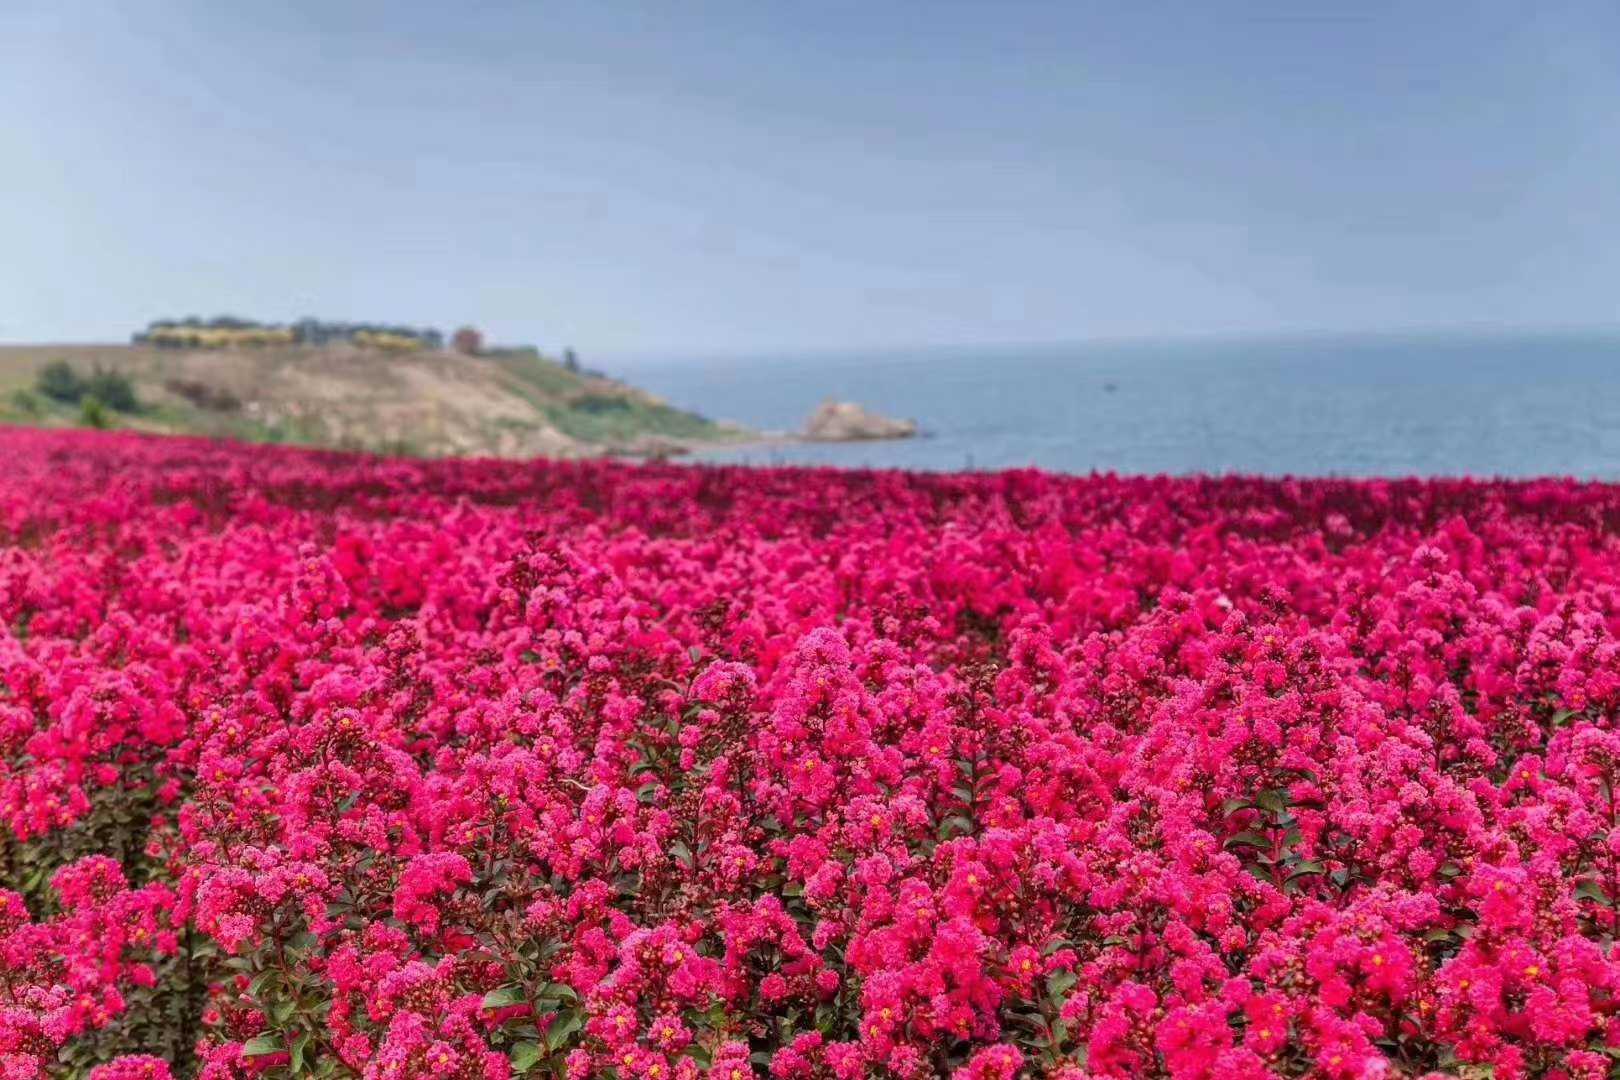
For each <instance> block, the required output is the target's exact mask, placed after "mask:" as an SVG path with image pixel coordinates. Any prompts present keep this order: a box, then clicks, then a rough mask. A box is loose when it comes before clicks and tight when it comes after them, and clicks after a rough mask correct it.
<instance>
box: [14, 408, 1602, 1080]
mask: <svg viewBox="0 0 1620 1080" xmlns="http://www.w3.org/2000/svg"><path fill="white" fill-rule="evenodd" d="M0 464H3V466H4V467H3V468H0V815H3V818H4V822H3V824H4V828H3V829H0V833H3V839H0V862H3V865H0V881H3V883H4V885H5V886H6V888H5V889H4V891H0V1076H3V1077H6V1078H20V1077H35V1076H73V1075H84V1074H85V1073H87V1072H90V1071H91V1070H92V1069H94V1070H95V1071H94V1073H93V1075H94V1076H95V1077H97V1078H99V1080H136V1078H139V1080H161V1078H163V1077H167V1076H170V1075H174V1076H190V1075H201V1076H204V1077H210V1078H215V1077H217V1078H225V1077H253V1076H263V1077H283V1076H288V1075H312V1076H317V1077H337V1076H355V1075H363V1076H365V1077H368V1078H378V1080H405V1078H409V1077H430V1076H431V1077H458V1078H464V1080H475V1078H485V1077H487V1078H494V1080H502V1078H505V1077H508V1076H521V1075H528V1076H537V1077H538V1076H547V1077H562V1076H567V1077H574V1078H584V1077H603V1078H609V1077H612V1078H626V1080H627V1078H632V1077H634V1078H646V1080H685V1078H690V1077H698V1076H714V1077H720V1078H722V1080H742V1078H746V1077H766V1076H770V1077H780V1078H784V1080H794V1078H802V1080H810V1078H818V1080H820V1078H830V1077H836V1078H841V1080H852V1078H858V1077H885V1078H888V1077H892V1078H921V1077H935V1076H958V1077H967V1078H980V1080H990V1078H1011V1077H1015V1076H1053V1077H1061V1078H1066V1080H1080V1078H1086V1077H1099V1078H1100V1077H1122V1078H1123V1077H1142V1076H1172V1077H1189V1078H1190V1077H1225V1078H1237V1077H1259V1076H1267V1075H1287V1076H1312V1077H1324V1078H1339V1077H1343V1078H1359V1077H1380V1076H1421V1075H1425V1074H1437V1075H1446V1076H1463V1077H1483V1076H1495V1077H1497V1078H1502V1080H1507V1078H1513V1077H1580V1078H1596V1077H1603V1076H1607V1075H1610V1074H1611V1070H1612V1068H1613V1065H1614V1061H1615V1059H1616V1057H1617V1056H1620V1049H1617V1047H1620V1020H1617V1015H1616V1014H1617V1003H1620V957H1617V955H1616V951H1615V945H1614V941H1615V935H1616V902H1617V900H1620V826H1617V820H1620V803H1617V794H1616V786H1617V783H1620V729H1617V726H1616V716H1617V710H1620V662H1617V661H1620V657H1617V641H1616V636H1615V635H1616V632H1617V631H1620V531H1617V529H1620V488H1615V487H1607V486H1600V485H1582V484H1574V483H1568V482H1534V483H1470V482H1460V481H1401V482H1394V481H1390V482H1385V481H1373V482H1346V481H1309V482H1280V481H1268V480H1252V479H1218V480H1168V479H1118V478H1111V477H1093V478H1061V477H1056V476H1048V475H1042V474H1038V473H1029V472H1026V473H1004V474H996V475H974V476H922V475H908V474H902V473H837V472H825V471H806V470H787V469H782V470H759V471H750V470H744V469H729V470H728V469H714V468H709V469H705V468H683V467H672V466H630V465H622V464H610V463H534V464H513V463H493V462H483V463H478V462H439V463H425V462H402V461H388V460H377V459H363V458H348V457H342V456H338V455H321V454H315V453H308V452H298V451H291V450H273V449H264V448H246V447H230V446H215V445H210V444H205V443H201V442H188V441H158V440H150V439H143V438H139V437H133V436H127V435H126V436H118V435H103V434H88V433H49V434H47V433H39V432H27V431H15V430H14V431H10V432H7V433H4V434H0Z"/></svg>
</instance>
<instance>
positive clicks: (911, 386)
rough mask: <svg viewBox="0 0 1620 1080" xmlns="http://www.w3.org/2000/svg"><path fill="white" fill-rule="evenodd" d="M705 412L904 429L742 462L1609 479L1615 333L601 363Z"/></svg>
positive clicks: (1619, 350)
mask: <svg viewBox="0 0 1620 1080" xmlns="http://www.w3.org/2000/svg"><path fill="white" fill-rule="evenodd" d="M612 372H613V374H617V375H621V376H623V377H625V378H627V379H629V380H631V381H633V382H635V383H638V384H639V385H642V386H645V387H647V388H648V389H650V390H652V391H654V392H655V393H658V394H661V395H663V396H664V397H666V398H668V399H670V400H671V401H672V402H674V403H676V404H679V405H683V406H686V407H689V408H693V409H696V410H698V411H699V412H702V413H704V414H706V415H708V416H712V417H716V418H721V419H731V420H739V421H742V422H744V423H747V424H750V425H752V426H755V427H760V428H768V429H792V428H796V427H798V426H799V425H801V424H802V423H803V420H804V418H805V416H807V415H808V414H809V413H810V411H811V410H812V409H813V408H815V406H816V404H817V403H818V402H820V401H821V400H822V399H824V398H826V397H838V398H843V399H848V400H851V401H858V402H860V403H861V404H863V405H867V406H869V407H871V408H874V409H877V410H879V411H881V412H885V413H888V414H891V415H895V416H909V417H913V418H915V419H916V420H917V421H918V422H919V423H920V424H922V426H923V428H924V430H925V431H926V432H928V435H927V437H925V438H920V439H914V440H909V441H904V442H888V443H859V444H846V445H791V446H770V447H752V448H745V449H741V450H734V451H727V452H723V453H716V454H711V455H707V457H708V458H709V459H710V460H724V461H743V462H749V463H754V464H772V463H781V462H811V463H821V464H830V465H841V466H878V467H899V468H920V469H989V468H1017V467H1022V466H1030V465H1034V466H1040V467H1042V468H1046V469H1053V470H1059V471H1065V472H1088V471H1091V470H1094V469H1095V470H1103V471H1117V472H1127V473H1174V474H1180V473H1190V472H1211V473H1223V472H1244V473H1263V474H1270V475H1282V474H1292V475H1349V476H1366V475H1476V476H1488V475H1501V476H1535V475H1561V476H1578V477H1598V478H1620V336H1614V337H1597V336H1575V335H1563V336H1540V337H1512V338H1508V337H1497V338H1461V337H1452V338H1441V337H1428V338H1343V337H1334V338H1328V337H1322V338H1311V339H1299V340H1292V341H1263V342H1248V343H1243V342H1221V343H1213V344H1212V343H1201V344H1188V343H1175V344H1158V345H1151V344H1122V345H1104V344H1092V345H1083V346H1071V347H1056V346H1052V347H1039V348H1018V349H1015V348H995V349H923V350H911V351H898V350H897V351H878V352H866V353H847V354H820V355H798V356H794V355H762V356H758V357H724V358H712V357H711V358H701V357H661V358H643V359H640V360H637V361H634V362H623V363H617V364H614V365H612Z"/></svg>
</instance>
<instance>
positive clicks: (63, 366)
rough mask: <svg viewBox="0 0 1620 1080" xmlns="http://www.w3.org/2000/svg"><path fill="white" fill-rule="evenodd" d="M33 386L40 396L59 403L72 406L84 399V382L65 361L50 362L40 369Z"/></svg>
mask: <svg viewBox="0 0 1620 1080" xmlns="http://www.w3.org/2000/svg"><path fill="white" fill-rule="evenodd" d="M34 385H35V386H36V387H37V388H38V390H39V392H40V393H41V394H44V395H45V396H46V397H48V398H50V399H51V400H52V401H60V402H64V403H66V404H69V405H72V404H75V403H77V402H78V400H79V399H80V398H82V397H84V393H85V386H84V380H83V379H82V378H80V377H79V373H78V372H77V371H74V370H73V365H72V364H70V363H68V362H67V361H66V360H52V361H51V362H50V363H48V364H46V365H45V366H44V367H42V368H40V370H39V376H38V378H36V379H35V382H34Z"/></svg>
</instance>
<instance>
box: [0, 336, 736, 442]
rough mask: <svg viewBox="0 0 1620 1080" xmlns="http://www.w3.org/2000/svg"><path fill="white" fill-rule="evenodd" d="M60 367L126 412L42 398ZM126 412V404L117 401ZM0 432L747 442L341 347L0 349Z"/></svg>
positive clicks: (518, 364)
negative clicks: (89, 428)
mask: <svg viewBox="0 0 1620 1080" xmlns="http://www.w3.org/2000/svg"><path fill="white" fill-rule="evenodd" d="M52 364H56V365H57V368H58V374H59V373H60V367H61V365H64V364H65V365H66V366H67V367H68V368H69V369H71V370H72V372H73V373H74V374H75V375H76V376H78V377H79V378H80V379H82V380H87V381H90V382H91V384H92V387H91V388H92V390H93V389H94V378H95V376H96V374H97V373H100V374H101V375H102V377H103V381H104V382H106V376H108V375H112V376H113V377H114V378H113V380H112V383H113V384H116V383H117V382H119V381H121V380H120V379H119V378H118V377H122V380H127V384H128V387H129V388H130V389H131V390H132V391H133V397H134V404H133V406H131V407H127V408H117V407H109V406H108V403H107V402H103V401H100V400H99V399H96V400H94V401H93V402H92V404H90V405H86V403H85V398H87V397H89V398H94V394H93V393H88V394H83V395H80V396H79V397H75V396H73V395H72V394H60V393H59V394H57V395H55V396H53V395H52V394H50V393H48V392H45V388H44V387H42V385H41V372H43V371H45V369H46V368H47V366H49V365H52ZM126 404H127V403H126ZM0 423H12V424H29V425H34V426H40V427H69V426H78V425H84V424H95V425H97V426H107V427H115V428H129V429H134V430H140V431H152V432H166V433H174V434H190V435H206V436H214V437H226V438H233V439H240V440H245V441H250V442H275V443H294V444H301V445H308V446H326V447H338V448H344V449H356V450H370V451H381V452H391V453H405V454H418V455H424V456H434V457H437V456H450V455H455V456H493V457H531V456H535V455H541V454H544V455H551V456H584V455H592V454H637V455H646V454H668V453H679V452H682V451H683V450H686V449H691V448H693V447H697V446H702V445H708V444H713V443H718V442H727V441H735V440H738V439H741V438H746V437H748V435H749V432H747V431H746V429H742V428H738V427H736V426H733V425H727V424H718V423H715V422H713V421H710V420H707V419H705V418H704V417H701V416H698V415H696V414H694V413H690V412H685V411H683V410H681V409H677V408H674V407H673V406H671V405H669V404H667V403H665V402H663V401H661V400H660V399H658V398H657V397H655V396H653V395H652V394H649V393H647V392H645V391H643V390H639V389H637V388H636V387H633V386H629V385H627V384H625V383H622V382H619V381H617V380H614V379H609V378H606V377H603V376H600V375H594V374H592V373H589V372H581V371H576V370H571V369H570V368H568V367H566V366H564V365H563V364H562V363H559V362H557V361H555V360H552V359H550V358H547V357H544V356H541V355H538V354H536V353H534V352H532V351H524V350H508V351H491V352H488V353H485V354H483V355H466V354H464V353H460V352H451V351H442V350H420V351H410V352H391V351H385V350H379V349H375V348H362V347H358V346H356V345H353V344H346V343H345V344H330V345H316V346H309V345H295V344H270V345H260V346H255V347H239V348H203V349H196V348H193V349H176V348H164V347H161V346H158V345H152V344H137V345H6V346H0Z"/></svg>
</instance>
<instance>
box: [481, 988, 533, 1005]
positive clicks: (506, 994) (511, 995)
mask: <svg viewBox="0 0 1620 1080" xmlns="http://www.w3.org/2000/svg"><path fill="white" fill-rule="evenodd" d="M527 1000H528V998H527V997H525V996H524V993H523V988H522V987H521V986H502V987H499V988H497V989H495V990H491V991H490V992H489V993H487V994H485V995H484V1008H486V1009H504V1008H506V1007H507V1006H508V1005H521V1004H523V1003H524V1002H525V1001H527Z"/></svg>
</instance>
